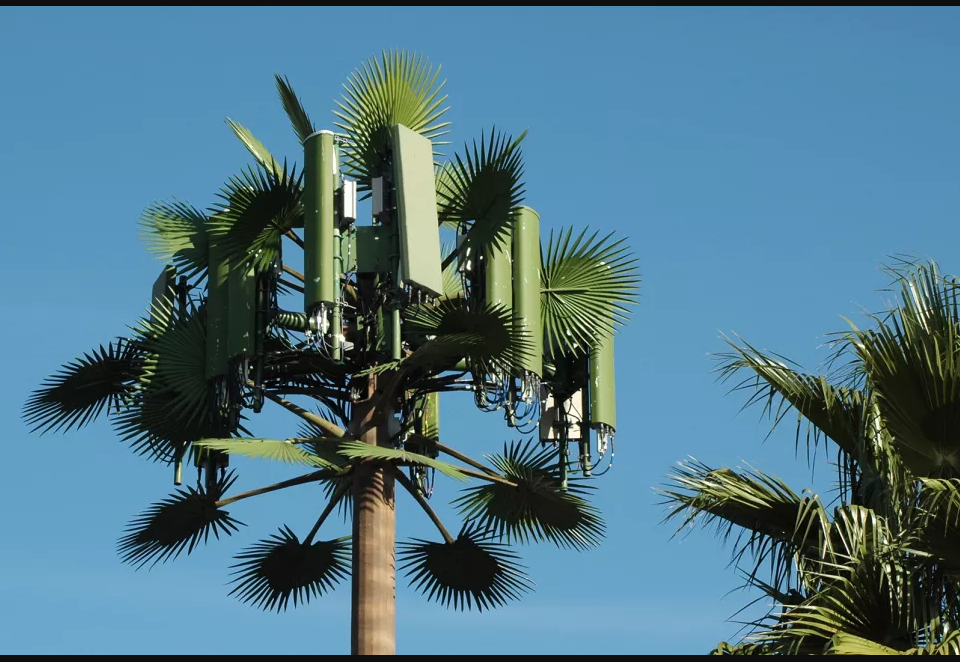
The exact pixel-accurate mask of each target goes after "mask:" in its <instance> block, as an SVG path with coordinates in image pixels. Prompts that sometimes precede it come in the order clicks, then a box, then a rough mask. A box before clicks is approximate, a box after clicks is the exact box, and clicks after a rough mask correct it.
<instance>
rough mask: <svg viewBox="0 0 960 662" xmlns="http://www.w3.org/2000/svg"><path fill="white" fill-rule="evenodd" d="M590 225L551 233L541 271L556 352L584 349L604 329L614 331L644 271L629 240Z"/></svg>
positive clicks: (547, 332)
mask: <svg viewBox="0 0 960 662" xmlns="http://www.w3.org/2000/svg"><path fill="white" fill-rule="evenodd" d="M612 236H613V235H612V234H611V235H607V236H606V237H603V238H600V239H598V238H597V233H594V234H593V235H590V236H589V237H588V236H587V231H586V230H584V231H583V232H582V233H581V234H580V235H578V236H577V237H576V238H574V236H573V230H572V229H568V230H566V231H565V232H564V231H561V232H560V233H558V234H557V235H556V237H555V236H554V234H553V233H552V232H551V233H550V240H549V242H548V246H547V252H546V256H545V257H544V258H543V271H542V272H541V277H540V311H541V312H540V317H541V320H542V323H543V333H544V343H545V350H546V351H547V352H548V353H549V354H550V355H551V356H560V355H565V354H582V353H584V352H586V351H588V350H589V348H590V346H591V345H592V344H593V342H594V338H596V337H597V336H598V335H609V334H611V333H613V332H614V330H615V328H616V326H617V325H621V324H624V323H625V322H626V319H627V308H626V306H627V305H628V304H633V303H636V299H637V291H638V290H639V283H640V277H639V275H638V274H637V270H636V260H635V259H634V258H633V257H632V256H631V253H630V251H629V249H628V248H627V247H626V246H625V245H624V242H623V240H622V239H621V240H619V241H612V239H611V238H612Z"/></svg>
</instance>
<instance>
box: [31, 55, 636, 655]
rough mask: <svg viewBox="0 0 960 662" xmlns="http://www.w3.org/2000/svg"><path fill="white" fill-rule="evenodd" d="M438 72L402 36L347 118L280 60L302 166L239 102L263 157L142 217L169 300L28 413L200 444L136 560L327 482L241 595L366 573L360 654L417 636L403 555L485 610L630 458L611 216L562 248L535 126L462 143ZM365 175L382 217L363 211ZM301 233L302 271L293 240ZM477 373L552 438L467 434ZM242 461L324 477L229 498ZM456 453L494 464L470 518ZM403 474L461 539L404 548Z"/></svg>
mask: <svg viewBox="0 0 960 662" xmlns="http://www.w3.org/2000/svg"><path fill="white" fill-rule="evenodd" d="M438 74H439V70H434V69H433V68H432V67H431V66H430V64H429V63H428V62H427V61H425V60H424V59H423V58H421V57H414V56H410V55H408V54H405V53H384V54H383V56H382V57H381V58H379V59H376V58H374V59H371V60H370V61H369V62H367V63H365V64H364V65H363V66H362V67H361V68H360V69H359V70H357V71H355V72H354V73H353V74H352V75H351V76H350V78H349V79H348V81H347V84H346V85H345V92H344V94H343V97H342V99H341V101H340V102H338V104H337V110H336V111H335V116H336V118H337V119H336V122H335V127H336V128H337V130H338V132H334V131H317V130H316V128H315V126H314V124H313V122H312V120H311V119H310V118H309V116H308V115H307V113H306V112H305V110H304V109H303V107H302V105H301V103H300V101H299V99H298V97H297V95H296V94H295V93H294V91H293V89H292V87H291V85H290V83H289V81H288V80H286V79H285V78H280V77H278V78H277V87H278V90H279V93H280V97H281V100H282V103H283V107H284V109H285V111H286V113H287V115H288V116H289V118H290V120H291V122H292V124H293V128H294V131H295V132H296V134H297V136H298V138H299V139H300V141H301V143H302V144H303V147H304V163H303V166H302V167H298V166H296V165H289V164H288V163H287V161H285V160H284V161H282V162H281V161H280V160H278V159H276V158H274V156H273V155H271V153H270V152H269V151H268V150H267V148H266V147H264V146H263V145H262V144H261V143H260V142H259V141H258V140H257V139H256V138H255V137H254V136H253V134H252V133H251V132H250V131H249V130H248V129H247V128H245V127H244V126H242V125H241V124H239V123H237V122H234V121H232V120H228V125H229V127H230V128H231V129H232V130H233V132H234V133H235V134H236V135H237V136H238V137H239V138H240V140H241V141H242V142H243V144H244V145H245V146H246V147H247V149H248V150H249V151H250V153H251V154H252V155H253V157H254V159H255V164H254V165H253V166H251V167H248V168H246V169H245V170H243V171H242V172H241V173H240V174H238V175H235V176H233V177H231V178H230V179H229V180H228V181H227V183H226V184H225V185H224V186H223V188H222V190H221V191H220V193H219V200H218V201H217V202H216V203H215V204H214V205H213V206H212V207H211V208H210V209H209V210H208V211H206V212H204V211H200V210H199V209H196V208H194V207H192V206H190V205H187V204H185V203H182V202H164V203H157V204H154V205H152V206H150V207H149V208H147V210H146V211H145V212H144V214H143V218H142V229H143V236H144V238H145V240H146V242H147V245H148V248H149V249H150V251H151V252H153V253H155V254H156V255H158V256H159V257H160V258H161V259H162V260H164V261H165V262H166V263H167V264H166V266H165V268H164V271H163V274H162V275H161V277H160V279H159V280H158V281H157V283H156V285H155V286H154V296H153V300H152V303H151V306H150V310H149V315H148V316H147V317H146V318H145V319H143V320H141V321H140V323H139V324H138V325H137V326H136V327H135V329H134V332H133V334H132V335H130V336H129V337H126V338H121V339H119V340H117V341H116V342H113V343H110V344H108V345H107V346H106V347H100V348H99V349H98V350H95V351H94V352H92V353H90V354H87V355H85V356H84V357H83V358H82V359H79V360H77V361H75V362H73V363H69V364H67V365H66V366H64V367H63V369H62V370H61V371H60V372H58V373H57V374H55V375H53V376H52V377H50V378H49V379H48V380H47V381H46V382H45V383H44V384H43V386H42V388H40V389H39V390H37V391H35V392H34V393H33V395H32V396H31V397H30V399H29V400H28V402H27V404H26V407H25V417H26V420H27V421H28V422H29V423H31V424H32V425H34V426H35V429H36V430H38V431H42V432H46V431H55V430H62V431H66V430H69V429H72V428H79V427H82V426H84V425H86V424H88V423H90V422H92V421H94V420H95V419H96V418H97V417H98V416H99V415H100V414H108V415H109V416H110V417H111V418H112V420H113V424H114V426H115V429H116V430H117V433H118V434H119V435H120V436H121V438H122V439H124V440H126V441H127V442H129V443H130V445H131V447H132V448H133V450H134V451H136V452H138V453H141V454H143V455H145V456H147V457H150V458H153V459H156V460H160V461H163V462H168V463H171V464H172V465H173V466H174V475H175V483H176V484H177V485H180V484H181V482H182V466H183V463H184V462H188V461H192V462H193V463H194V464H195V466H196V467H197V468H198V469H197V471H198V479H197V485H196V487H187V486H184V487H181V488H180V489H178V490H177V491H176V492H175V493H174V494H172V495H171V496H169V497H168V498H166V499H164V500H163V501H160V502H159V503H156V504H154V505H153V506H151V507H150V508H149V509H147V510H146V511H145V512H143V513H142V514H141V515H139V516H138V517H137V518H136V519H134V520H133V521H132V523H131V524H130V526H129V528H128V530H127V532H126V533H125V535H124V536H123V537H122V538H121V539H120V542H119V553H120V555H121V558H122V559H123V560H124V561H127V562H129V563H132V564H135V565H136V566H138V567H140V566H143V565H147V564H155V563H158V562H162V561H167V560H169V559H173V558H176V557H177V556H179V555H180V554H181V553H183V552H187V553H190V552H193V551H194V550H195V549H196V548H198V547H199V546H201V545H203V544H206V543H207V542H208V541H209V540H210V536H211V534H212V535H213V536H214V537H215V538H221V537H227V536H230V535H231V534H232V533H233V532H234V531H236V530H237V529H238V526H240V522H239V521H238V520H236V519H235V518H234V515H233V511H234V507H233V504H237V503H238V502H240V501H242V500H245V499H248V498H252V497H255V496H258V495H261V494H265V493H268V492H274V491H278V490H286V489H292V488H295V487H296V486H299V485H304V484H308V483H321V484H322V485H324V486H325V488H326V494H327V503H326V506H325V507H323V508H321V509H320V512H319V513H318V517H317V521H316V524H315V525H314V526H313V528H312V529H311V530H310V531H308V532H302V533H299V534H298V533H297V532H295V531H293V530H292V529H290V528H289V527H287V526H286V525H283V524H282V521H281V522H279V524H281V528H280V529H279V530H278V531H277V532H276V533H274V534H273V535H271V536H269V537H267V538H265V539H263V540H262V541H261V542H259V543H258V544H256V545H254V546H253V547H251V548H250V549H247V550H244V551H242V552H241V553H240V554H239V555H238V556H237V561H238V563H237V565H236V566H235V574H234V588H233V591H232V592H233V594H234V595H236V596H237V597H238V598H239V599H241V600H243V601H245V602H249V603H251V604H253V605H255V606H258V607H262V608H263V609H273V610H284V609H286V608H288V607H290V606H294V607H296V606H301V605H304V604H306V603H309V602H310V601H311V600H313V599H315V598H318V597H319V596H321V595H323V594H325V593H326V592H327V591H330V590H332V589H333V588H334V587H335V586H336V585H337V584H338V583H340V582H341V581H343V580H344V579H345V578H346V577H348V576H351V575H352V582H353V618H352V650H353V652H354V653H361V654H374V653H378V654H383V653H393V652H394V640H395V638H394V623H395V619H394V587H395V567H396V563H397V562H399V569H400V570H402V571H403V572H405V573H406V575H407V576H408V577H409V578H410V580H411V583H412V584H413V585H414V586H415V587H416V588H418V589H419V590H420V591H421V592H422V593H423V594H425V595H426V596H427V597H428V598H429V599H432V600H437V601H439V602H440V603H442V604H444V605H447V606H450V607H453V608H455V609H472V608H476V609H478V610H482V609H491V608H494V607H498V606H501V605H503V604H505V603H506V602H507V601H510V600H513V599H516V598H518V597H520V595H521V594H522V593H524V592H525V591H527V590H529V589H530V588H531V582H530V580H529V579H528V577H527V576H526V574H525V573H524V571H523V569H522V567H521V565H520V563H519V559H518V557H517V555H516V554H515V552H513V551H512V550H511V548H510V545H512V544H524V543H533V542H542V541H547V542H552V543H554V544H557V545H560V546H563V547H568V548H572V549H577V550H582V549H587V548H590V547H592V546H594V545H596V544H598V543H599V541H600V540H601V538H602V536H603V532H604V525H603V522H602V520H601V518H600V515H599V513H598V512H597V511H596V509H595V508H594V507H593V506H591V505H590V504H589V503H588V501H587V500H586V498H585V497H586V495H587V486H585V485H583V484H582V480H583V479H584V478H585V477H587V476H589V475H590V474H591V473H592V472H593V470H594V469H595V466H596V465H597V464H598V462H600V461H602V460H604V459H606V460H610V459H612V456H613V449H612V436H613V432H614V429H615V426H616V422H615V408H614V401H613V398H614V392H613V334H614V331H615V328H616V327H617V326H618V325H620V324H622V323H623V322H624V321H625V319H626V308H625V307H626V306H627V305H628V304H630V303H632V302H633V300H634V298H635V293H636V289H637V285H638V279H637V275H636V271H635V267H634V261H633V259H632V258H631V257H630V255H629V252H628V250H627V249H626V248H625V247H624V246H623V244H622V242H620V241H614V240H613V239H612V238H611V237H609V236H608V237H599V236H598V235H596V234H590V233H586V232H581V233H575V232H573V231H572V230H569V229H567V230H561V231H559V232H557V233H556V234H553V233H551V235H550V239H549V241H548V242H547V244H546V246H545V247H544V248H543V249H542V248H541V241H540V229H539V217H538V216H537V214H536V212H534V211H533V210H532V209H530V208H528V207H525V206H523V202H524V197H525V187H524V184H523V159H522V153H521V143H522V138H523V136H522V135H521V136H520V137H519V138H516V139H514V138H512V137H510V136H506V135H504V134H503V133H501V132H499V131H496V130H493V131H491V132H490V133H489V134H485V135H483V136H482V137H481V138H480V140H478V141H476V142H474V143H473V144H472V145H470V146H465V149H464V151H463V152H462V153H458V154H456V155H454V157H453V158H451V159H448V160H443V158H442V155H440V154H439V153H438V152H437V149H438V148H439V147H440V146H442V145H443V144H444V143H442V142H439V141H438V139H439V138H441V137H442V136H443V135H444V134H445V133H446V131H447V127H448V124H447V123H445V122H443V121H442V117H443V115H444V112H445V110H446V108H445V106H444V103H445V100H446V97H445V96H441V88H442V87H443V85H442V83H438ZM358 192H359V195H360V196H361V198H364V197H366V198H369V199H370V204H371V216H372V223H370V222H366V223H364V222H360V220H363V219H360V220H358V213H357V195H358ZM442 239H449V244H448V246H447V248H446V249H445V250H444V251H443V252H442V251H441V245H442V241H441V240H442ZM290 251H301V252H302V254H303V265H304V266H303V269H304V273H300V272H298V271H297V270H296V269H295V268H293V266H291V261H288V260H284V255H285V254H286V253H289V252H290ZM297 257H298V256H297ZM292 264H298V260H297V259H294V260H293V261H292ZM301 296H302V299H301ZM298 299H300V300H301V301H302V303H299V302H297V300H298ZM291 301H293V302H294V303H293V305H290V302H291ZM457 391H466V392H468V393H469V394H472V397H473V399H474V401H475V402H476V404H477V405H478V407H480V408H481V409H483V410H487V411H500V412H502V413H504V414H505V418H506V421H507V424H508V425H509V426H511V427H513V428H514V429H516V430H518V431H519V432H520V433H521V434H532V433H535V432H539V434H535V435H534V436H535V437H539V438H540V439H543V440H544V441H546V442H547V443H545V444H541V443H540V439H537V438H534V439H530V440H529V441H527V442H511V443H506V444H504V446H503V449H502V452H499V453H495V454H493V455H490V456H488V458H487V462H481V461H478V460H475V459H472V458H470V457H467V456H466V455H464V454H462V453H460V452H458V451H456V450H455V449H453V448H451V447H449V446H448V445H446V444H445V443H444V441H445V440H442V439H441V438H440V434H439V425H438V414H439V394H440V393H451V392H457ZM295 400H298V401H299V404H298V403H297V402H295ZM267 402H270V403H272V404H275V405H278V406H280V407H282V408H284V409H286V410H288V411H289V412H290V413H291V414H292V415H294V416H297V417H299V418H300V419H301V421H302V429H301V432H300V434H299V436H298V437H296V438H291V439H264V438H254V437H253V435H252V434H251V433H250V431H249V430H248V427H247V426H248V425H249V424H250V421H251V416H250V414H252V413H256V412H259V411H260V410H261V408H262V407H263V406H264V405H265V404H266V403H267ZM541 412H543V413H544V416H543V417H542V418H541ZM592 436H595V437H596V444H597V450H598V452H599V457H597V456H596V455H592V454H591V453H592V451H591V448H592V446H591V443H592ZM571 449H572V450H571ZM230 455H244V456H248V457H253V458H263V459H265V460H274V461H279V462H285V463H288V464H290V465H296V466H300V467H301V468H302V469H303V471H302V472H301V473H299V474H298V475H295V476H293V477H291V478H290V479H289V480H285V481H283V482H280V483H277V484H273V485H267V486H264V487H261V488H258V489H255V490H250V491H247V492H243V493H231V488H232V486H233V484H234V481H235V476H234V474H233V472H228V470H227V468H228V465H229V456H230ZM441 456H445V458H444V459H443V460H441V459H439V458H440V457H441ZM435 472H440V473H441V474H442V475H444V476H446V477H449V478H451V479H452V480H454V481H456V482H461V481H468V480H471V481H474V484H473V485H472V486H468V487H466V488H465V489H464V490H463V491H462V492H461V493H460V495H459V496H458V497H457V498H456V500H455V504H456V506H457V508H458V510H459V512H460V514H461V515H462V517H463V522H462V525H461V526H460V527H459V528H457V529H448V528H447V527H446V526H445V525H444V524H443V523H442V522H441V520H440V518H439V517H438V516H437V514H436V513H435V512H434V510H433V509H432V508H431V506H430V505H429V501H428V499H429V497H430V496H431V493H432V485H433V477H434V474H435ZM397 483H399V485H400V486H401V487H402V488H403V489H404V490H405V491H406V492H408V493H409V494H410V495H411V496H412V498H413V499H414V500H415V502H416V503H418V504H419V505H420V507H421V508H422V509H423V510H424V512H425V513H426V514H427V516H428V517H429V518H430V519H431V520H432V521H433V522H434V524H435V525H436V528H437V530H438V533H439V539H438V540H436V541H428V540H412V541H409V542H405V543H402V544H401V545H399V548H398V547H397V545H396V544H395V517H394V513H395V510H394V509H395V500H394V488H395V485H396V484H397ZM337 509H346V511H347V512H348V513H352V518H353V532H352V535H351V536H349V537H346V538H333V539H324V538H323V536H321V535H320V532H321V530H322V529H323V525H324V522H325V521H326V520H327V519H328V517H329V516H330V514H331V513H332V512H333V511H334V510H337ZM397 551H398V554H397V555H396V558H395V552H397Z"/></svg>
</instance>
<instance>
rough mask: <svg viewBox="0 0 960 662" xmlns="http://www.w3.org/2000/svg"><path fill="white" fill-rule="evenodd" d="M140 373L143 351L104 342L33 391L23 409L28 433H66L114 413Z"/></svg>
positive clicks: (125, 343) (121, 341)
mask: <svg viewBox="0 0 960 662" xmlns="http://www.w3.org/2000/svg"><path fill="white" fill-rule="evenodd" d="M142 370H143V351H142V349H141V348H140V347H139V346H138V345H137V344H136V343H131V342H130V341H129V340H126V339H123V338H121V339H119V340H117V342H116V344H114V343H108V344H107V346H106V347H104V346H103V345H101V346H100V348H99V349H95V350H93V351H92V352H90V353H87V354H84V355H83V357H82V358H79V359H77V360H75V361H71V362H70V363H67V364H66V365H64V366H63V367H62V368H61V369H60V370H59V371H58V372H56V373H55V374H53V375H52V376H50V377H48V378H47V379H46V380H45V381H44V382H43V384H42V385H41V387H40V388H39V389H37V390H36V391H34V392H33V393H32V394H31V395H30V397H29V398H28V399H27V402H26V404H25V405H24V407H23V417H24V420H25V421H26V423H27V425H30V426H33V429H32V430H31V432H37V431H38V430H39V431H40V432H41V434H43V433H46V432H49V431H59V430H62V431H64V432H68V431H69V430H70V429H72V428H77V429H80V428H82V427H83V426H85V425H87V424H88V423H92V422H93V421H95V420H97V418H98V417H99V416H100V414H101V413H103V411H104V410H106V411H107V412H108V413H109V412H110V411H111V410H118V409H119V408H120V407H121V406H123V403H124V402H125V401H126V399H127V398H128V397H129V396H130V395H131V394H132V393H133V390H134V385H135V384H136V382H137V380H138V379H139V377H140V374H141V372H142Z"/></svg>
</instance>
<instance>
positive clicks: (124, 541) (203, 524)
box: [117, 472, 243, 568]
mask: <svg viewBox="0 0 960 662" xmlns="http://www.w3.org/2000/svg"><path fill="white" fill-rule="evenodd" d="M235 480H236V477H235V476H234V475H233V473H232V472H231V473H230V474H228V475H226V476H223V477H222V478H220V479H219V480H218V481H217V484H216V489H214V490H213V491H211V492H207V491H206V490H205V489H204V488H203V487H200V488H199V489H194V488H192V487H187V488H185V489H179V490H177V491H176V493H175V494H173V495H171V496H169V497H168V498H166V499H164V500H163V501H160V502H159V503H156V504H154V505H152V506H151V507H150V508H148V509H147V510H146V511H145V512H144V513H143V514H141V515H139V516H137V517H136V518H135V519H134V520H133V521H132V522H131V523H130V524H129V526H128V527H127V531H126V535H125V536H123V537H122V538H121V539H120V541H119V542H118V543H117V551H118V553H119V554H120V558H121V560H123V562H124V563H130V564H133V565H135V566H137V567H138V568H140V567H143V566H144V565H145V564H147V563H149V562H150V561H153V565H156V564H157V563H160V562H165V561H168V560H170V559H175V558H177V557H178V556H180V554H181V553H182V552H183V551H184V549H186V551H187V554H190V553H191V552H193V550H194V549H195V548H196V547H197V546H198V545H199V544H200V542H201V541H202V542H203V543H204V544H206V542H207V540H208V539H209V538H210V534H211V533H213V535H214V537H216V538H217V539H218V540H219V538H220V534H221V533H222V534H224V535H227V536H230V535H233V533H234V532H235V531H239V530H240V529H239V527H240V526H243V523H242V522H239V521H237V520H235V519H234V518H233V517H231V516H230V513H228V512H227V511H225V510H221V509H219V508H217V505H216V503H217V501H219V500H220V499H221V498H222V497H223V495H224V493H225V492H226V491H227V490H229V489H230V487H231V486H232V485H233V483H234V481H235Z"/></svg>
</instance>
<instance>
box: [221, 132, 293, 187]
mask: <svg viewBox="0 0 960 662" xmlns="http://www.w3.org/2000/svg"><path fill="white" fill-rule="evenodd" d="M227 126H229V127H230V130H231V131H233V133H234V135H236V136H237V138H239V139H240V142H242V143H243V146H244V147H246V148H247V150H248V151H249V152H250V153H251V154H252V155H253V158H255V159H256V160H257V163H259V164H260V165H261V166H263V167H264V168H265V169H266V171H267V172H269V173H270V174H271V175H274V176H276V177H279V176H281V175H282V173H283V167H282V166H281V165H280V164H279V163H277V160H276V159H274V158H273V155H272V154H270V151H269V150H268V149H267V148H266V147H264V146H263V143H261V142H260V141H259V140H257V139H256V137H255V136H254V135H253V133H251V132H250V129H248V128H247V127H245V126H243V125H242V124H240V123H239V122H234V121H233V120H232V119H230V118H229V117H228V118H227Z"/></svg>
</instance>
